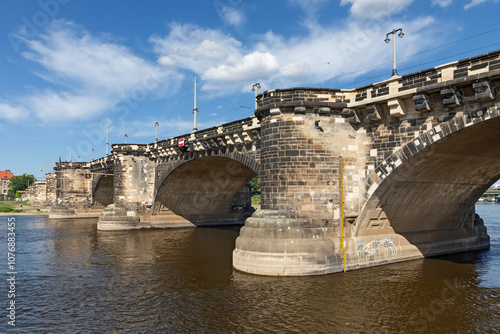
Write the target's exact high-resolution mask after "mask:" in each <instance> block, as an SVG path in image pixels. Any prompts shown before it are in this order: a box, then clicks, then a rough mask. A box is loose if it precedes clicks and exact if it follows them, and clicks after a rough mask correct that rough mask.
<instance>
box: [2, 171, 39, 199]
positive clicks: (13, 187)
mask: <svg viewBox="0 0 500 334" xmlns="http://www.w3.org/2000/svg"><path fill="white" fill-rule="evenodd" d="M33 184H35V177H34V176H33V175H28V174H22V175H19V176H14V177H13V178H12V179H10V182H9V190H8V192H7V195H9V196H11V197H14V196H16V197H19V196H17V195H19V194H18V193H17V192H18V191H24V190H26V189H27V188H28V186H29V185H30V186H31V185H33Z"/></svg>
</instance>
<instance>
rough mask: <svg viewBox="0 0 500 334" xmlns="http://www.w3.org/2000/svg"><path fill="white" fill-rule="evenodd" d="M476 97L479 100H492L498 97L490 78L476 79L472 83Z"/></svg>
mask: <svg viewBox="0 0 500 334" xmlns="http://www.w3.org/2000/svg"><path fill="white" fill-rule="evenodd" d="M472 88H474V92H475V97H476V100H478V101H492V100H495V99H496V89H495V85H494V84H493V83H492V82H491V81H489V80H481V81H476V82H474V83H473V84H472Z"/></svg>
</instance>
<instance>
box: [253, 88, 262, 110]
mask: <svg viewBox="0 0 500 334" xmlns="http://www.w3.org/2000/svg"><path fill="white" fill-rule="evenodd" d="M258 89H260V83H258V82H257V83H256V84H253V85H252V92H254V93H255V110H257V90H258Z"/></svg>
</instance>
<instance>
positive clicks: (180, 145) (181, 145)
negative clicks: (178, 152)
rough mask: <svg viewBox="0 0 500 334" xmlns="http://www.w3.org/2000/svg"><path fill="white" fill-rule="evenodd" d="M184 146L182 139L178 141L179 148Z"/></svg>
mask: <svg viewBox="0 0 500 334" xmlns="http://www.w3.org/2000/svg"><path fill="white" fill-rule="evenodd" d="M183 146H184V138H181V139H179V147H183Z"/></svg>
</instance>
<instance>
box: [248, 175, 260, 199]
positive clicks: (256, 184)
mask: <svg viewBox="0 0 500 334" xmlns="http://www.w3.org/2000/svg"><path fill="white" fill-rule="evenodd" d="M250 187H252V195H258V194H260V176H258V175H257V176H256V177H254V178H253V179H252V180H251V181H250Z"/></svg>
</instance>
